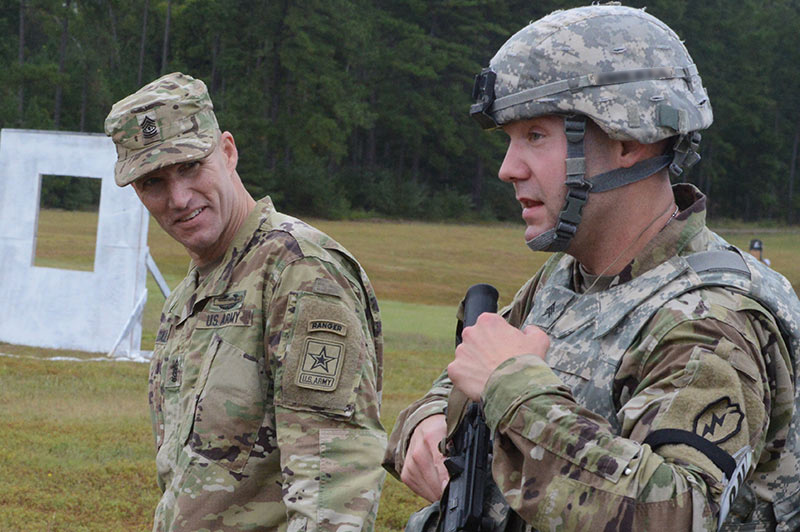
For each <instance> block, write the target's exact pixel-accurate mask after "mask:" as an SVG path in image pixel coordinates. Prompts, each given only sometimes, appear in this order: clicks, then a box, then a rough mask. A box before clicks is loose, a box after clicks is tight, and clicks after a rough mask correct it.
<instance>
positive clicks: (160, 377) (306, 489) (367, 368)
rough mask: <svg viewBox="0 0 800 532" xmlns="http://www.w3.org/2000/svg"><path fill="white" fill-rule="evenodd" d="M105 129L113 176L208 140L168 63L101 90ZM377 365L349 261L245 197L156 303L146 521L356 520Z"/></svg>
mask: <svg viewBox="0 0 800 532" xmlns="http://www.w3.org/2000/svg"><path fill="white" fill-rule="evenodd" d="M105 127H106V133H107V134H108V135H109V136H110V137H111V138H112V139H113V141H114V143H115V144H116V147H117V153H118V160H117V164H116V167H115V179H116V182H117V184H118V185H119V186H125V185H127V184H130V183H132V182H134V181H136V180H137V179H139V178H141V177H143V176H145V175H147V174H148V173H150V172H153V171H155V170H158V169H160V168H162V167H166V166H169V165H175V164H180V163H186V162H190V161H196V160H199V159H202V158H205V157H207V156H209V155H210V154H211V153H212V152H213V151H214V150H215V148H216V147H217V146H218V144H219V142H220V138H221V133H220V131H219V128H218V126H217V120H216V117H215V115H214V112H213V105H212V103H211V99H210V98H209V95H208V91H207V90H206V87H205V84H203V82H202V81H200V80H195V79H194V78H192V77H190V76H187V75H185V74H181V73H179V72H176V73H172V74H168V75H166V76H163V77H161V78H159V79H157V80H155V81H153V82H152V83H149V84H148V85H146V86H145V87H143V88H142V89H140V90H139V91H137V92H136V93H134V94H132V95H130V96H128V97H127V98H125V99H123V100H121V101H119V102H117V103H116V104H115V105H114V107H113V108H112V110H111V112H110V113H109V115H108V117H107V118H106V124H105ZM217 177H218V178H219V179H226V178H230V176H217ZM236 177H237V178H238V174H237V176H236ZM162 179H163V178H162ZM239 184H241V183H240V182H239ZM244 192H245V193H246V191H244ZM231 194H232V192H231ZM226 199H230V198H226ZM248 199H249V198H248ZM232 201H234V202H235V201H236V199H233V200H232ZM382 366H383V339H382V333H381V321H380V314H379V311H378V303H377V300H376V298H375V293H374V291H373V289H372V285H371V284H370V282H369V279H368V278H367V275H366V273H364V270H363V269H361V266H360V265H359V264H358V262H357V261H356V260H355V259H354V258H353V257H352V255H350V253H348V252H347V250H345V249H344V248H343V247H342V246H340V245H339V244H338V243H337V242H335V241H334V240H332V239H331V238H330V237H328V236H327V235H325V234H323V233H321V232H320V231H318V230H316V229H314V228H313V227H310V226H308V225H306V224H305V223H303V222H301V221H299V220H297V219H295V218H291V217H289V216H285V215H283V214H280V213H278V212H276V211H275V209H274V208H273V206H272V202H271V201H270V199H269V198H264V199H262V200H261V201H260V202H258V203H256V204H255V207H254V208H253V210H252V211H251V212H250V214H249V216H248V217H247V218H246V219H245V220H244V222H243V223H242V225H241V226H240V227H239V228H238V231H237V233H236V235H235V236H233V239H232V241H231V242H230V244H229V245H228V248H227V250H226V252H225V255H224V256H223V257H222V258H221V259H219V260H217V261H213V260H212V263H211V264H205V263H204V265H203V267H202V268H199V267H197V266H196V265H195V264H192V266H191V267H190V269H189V273H188V275H187V277H186V278H185V279H184V280H183V281H182V282H181V284H180V285H179V286H178V287H177V288H176V289H175V291H174V292H172V294H171V295H170V297H169V298H168V299H167V301H166V303H165V305H164V310H163V313H162V315H161V324H160V327H159V330H158V334H157V337H156V346H155V350H154V353H153V360H152V364H151V367H150V377H149V384H150V390H149V399H150V406H151V417H152V423H153V431H154V434H155V440H156V448H157V455H156V467H157V470H158V484H159V486H160V488H161V489H162V491H163V496H162V498H161V500H160V502H159V504H158V507H157V509H156V512H155V523H154V526H153V530H154V531H157V532H162V531H163V532H166V531H176V532H177V531H186V532H189V531H192V532H195V531H225V532H228V531H231V532H232V531H244V530H247V531H256V530H282V531H285V530H289V531H292V532H299V531H312V530H335V531H344V530H347V531H353V530H372V528H373V526H374V522H375V516H376V513H377V509H378V500H379V498H380V492H381V486H382V483H383V479H384V476H385V472H384V471H383V470H382V469H381V468H380V460H381V456H382V455H383V451H384V448H385V445H386V436H385V432H384V429H383V427H382V426H381V423H380V400H381V388H382V381H381V379H382Z"/></svg>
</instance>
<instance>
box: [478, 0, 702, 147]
mask: <svg viewBox="0 0 800 532" xmlns="http://www.w3.org/2000/svg"><path fill="white" fill-rule="evenodd" d="M491 78H495V79H491ZM474 96H475V97H476V99H478V103H476V104H475V105H473V106H472V109H471V113H472V114H473V116H474V117H475V118H477V119H478V121H479V122H481V125H482V126H483V127H485V128H489V127H497V126H500V125H503V124H507V123H509V122H512V121H514V120H521V119H527V118H534V117H537V116H542V115H546V114H562V115H566V114H580V115H585V116H588V117H589V118H591V119H592V120H594V122H596V123H597V124H598V125H599V126H600V127H601V128H602V129H603V130H604V131H605V132H606V133H607V134H608V135H609V136H610V137H611V138H613V139H616V140H637V141H639V142H641V143H643V144H652V143H654V142H658V141H659V140H662V139H665V138H668V137H672V136H675V135H685V134H687V133H689V132H693V131H697V130H701V129H705V128H707V127H708V126H709V125H711V122H712V120H713V116H712V112H711V105H710V103H709V100H708V95H707V94H706V91H705V89H704V87H703V84H702V81H701V79H700V76H699V75H698V73H697V67H696V66H695V64H694V62H693V61H692V58H691V57H690V56H689V52H688V51H687V50H686V47H685V46H684V45H683V43H682V42H681V40H680V39H679V38H678V36H677V35H676V34H675V32H674V31H672V30H671V29H670V28H669V27H668V26H667V25H666V24H664V23H663V22H661V21H660V20H658V19H657V18H655V17H653V16H652V15H650V14H648V13H646V12H645V11H644V10H642V9H635V8H630V7H624V6H620V5H619V3H618V2H610V3H608V4H603V5H591V6H586V7H579V8H574V9H568V10H565V11H556V12H554V13H551V14H550V15H548V16H546V17H544V18H541V19H539V20H537V21H535V22H533V23H531V24H529V25H528V26H526V27H525V28H523V29H522V30H520V31H519V32H517V33H516V34H515V35H513V36H512V37H511V38H510V39H509V40H508V41H506V43H505V44H504V45H503V46H502V47H501V48H500V50H498V52H497V54H495V56H494V57H493V58H492V60H491V62H490V66H489V68H488V69H485V70H484V71H483V72H482V73H481V75H480V76H479V77H478V79H477V80H476V87H475V94H474Z"/></svg>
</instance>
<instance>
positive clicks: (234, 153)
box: [219, 131, 239, 172]
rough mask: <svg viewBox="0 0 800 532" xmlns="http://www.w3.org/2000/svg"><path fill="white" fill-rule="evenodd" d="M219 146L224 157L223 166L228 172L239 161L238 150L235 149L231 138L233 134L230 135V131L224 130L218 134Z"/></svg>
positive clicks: (234, 167) (234, 143)
mask: <svg viewBox="0 0 800 532" xmlns="http://www.w3.org/2000/svg"><path fill="white" fill-rule="evenodd" d="M219 147H220V150H221V151H222V155H223V157H224V158H225V167H226V168H227V169H228V171H229V172H230V171H233V170H236V165H237V164H238V163H239V150H237V149H236V142H235V141H234V140H233V135H231V133H230V131H224V132H223V133H222V134H221V135H220V137H219Z"/></svg>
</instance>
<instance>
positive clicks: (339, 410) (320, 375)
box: [275, 292, 370, 417]
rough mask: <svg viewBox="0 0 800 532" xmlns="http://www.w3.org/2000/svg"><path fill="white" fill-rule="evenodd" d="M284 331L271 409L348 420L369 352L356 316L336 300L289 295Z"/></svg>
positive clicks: (302, 293) (327, 297)
mask: <svg viewBox="0 0 800 532" xmlns="http://www.w3.org/2000/svg"><path fill="white" fill-rule="evenodd" d="M284 328H285V329H286V330H288V331H289V336H288V338H287V339H286V343H285V345H286V348H285V350H284V352H283V353H282V355H281V358H282V361H281V362H282V363H281V364H280V368H281V369H280V375H279V376H278V377H277V378H279V379H280V383H281V385H280V389H278V390H276V391H275V404H276V405H280V406H284V407H287V408H293V409H299V410H310V411H315V412H324V413H329V414H336V415H340V416H344V417H350V416H351V415H352V414H353V412H354V410H355V399H356V387H357V386H358V384H359V382H360V381H361V373H362V367H361V366H362V364H363V363H364V353H365V352H366V351H367V350H369V349H370V346H369V345H368V344H367V342H365V340H364V338H365V335H364V332H363V330H362V322H361V321H360V320H359V319H358V317H357V316H356V313H355V312H354V311H353V310H351V309H350V308H348V307H347V306H346V305H345V304H344V303H343V302H342V301H341V300H339V299H338V298H336V297H332V296H324V295H319V294H313V293H308V292H298V293H293V294H292V295H291V296H290V303H289V305H288V310H287V312H286V317H285V320H284ZM276 380H277V379H276Z"/></svg>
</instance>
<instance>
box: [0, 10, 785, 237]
mask: <svg viewBox="0 0 800 532" xmlns="http://www.w3.org/2000/svg"><path fill="white" fill-rule="evenodd" d="M584 3H588V2H584ZM644 3H645V2H643V1H642V0H632V1H630V2H627V4H629V5H634V6H639V7H640V6H642V5H644ZM577 4H578V2H576V1H575V0H572V1H566V0H540V1H536V2H531V1H529V0H528V1H524V2H523V1H519V0H427V1H426V0H305V1H303V2H298V1H294V0H144V1H141V2H126V1H123V0H13V1H12V0H8V1H5V2H2V3H0V30H2V31H3V34H4V35H6V38H5V39H4V40H3V42H2V43H0V58H2V64H3V65H5V68H3V69H0V126H2V127H22V128H34V129H64V130H79V131H93V132H100V131H102V127H103V119H104V117H105V115H106V113H107V112H108V110H109V108H110V107H111V105H112V104H113V103H114V102H115V101H116V100H118V99H119V98H121V97H123V96H125V95H126V94H129V93H131V92H133V91H134V90H136V89H137V88H138V87H139V86H140V85H142V84H144V83H146V82H148V81H150V80H152V79H154V78H155V77H157V76H158V75H159V74H162V73H167V72H171V71H174V70H181V71H183V72H186V73H189V74H192V75H194V76H196V77H199V78H201V79H203V80H205V81H206V82H207V84H208V86H209V88H210V90H211V93H212V97H213V99H214V102H215V105H216V109H217V112H218V117H219V119H220V123H221V125H222V127H223V128H224V129H228V130H230V131H232V132H233V133H234V134H235V136H236V140H237V143H238V145H239V148H240V154H241V163H240V170H241V171H240V173H241V175H242V176H243V178H244V179H245V182H246V184H247V186H248V188H249V189H250V190H251V192H252V193H253V195H255V196H261V195H263V194H266V193H269V194H271V195H272V196H273V197H274V198H275V199H276V200H277V201H278V202H279V205H280V206H281V208H283V209H284V210H287V211H290V212H299V213H305V214H309V213H310V214H315V215H320V216H326V217H342V216H350V215H353V214H357V213H359V212H363V211H367V212H374V213H380V214H382V215H389V216H403V217H421V218H478V217H481V218H500V219H517V218H518V216H519V209H518V207H517V206H516V204H515V201H514V199H513V194H512V193H511V191H510V189H509V188H508V187H507V186H504V185H501V184H500V183H499V182H498V181H497V180H496V179H495V178H494V176H495V174H496V171H497V168H498V165H499V163H500V162H501V161H502V156H503V147H504V135H502V134H487V133H485V132H483V131H481V130H480V129H479V128H478V127H477V126H476V125H474V124H472V123H471V121H470V120H469V118H468V117H467V113H466V109H467V108H468V105H469V103H470V90H471V86H472V79H473V76H474V74H476V73H477V72H478V71H479V70H480V68H481V67H482V66H485V65H486V64H487V63H488V61H489V58H490V57H491V55H492V54H493V53H494V51H495V50H496V49H497V48H498V47H499V45H500V44H501V43H502V42H503V41H504V40H505V39H506V38H508V36H509V35H511V33H513V32H514V31H516V30H518V29H519V28H521V27H522V26H523V25H524V24H525V23H527V21H529V20H531V19H536V18H538V17H540V16H542V15H544V14H546V13H548V12H549V11H551V10H553V9H556V8H561V7H572V6H575V5H577ZM647 5H648V10H649V12H651V13H652V14H654V15H656V16H657V17H659V18H661V19H662V20H664V21H665V22H667V23H668V24H669V25H670V26H672V27H673V28H674V29H675V30H676V31H677V32H678V34H679V35H680V36H681V38H683V39H684V40H685V41H686V43H687V46H688V48H689V49H690V51H691V53H692V55H693V57H694V59H695V61H696V62H697V64H698V67H699V70H700V73H701V75H702V76H703V80H704V83H705V84H706V86H707V87H708V90H709V94H710V96H711V101H712V105H713V107H714V111H715V124H714V125H713V126H712V128H711V130H709V131H708V132H707V134H704V142H703V146H702V148H701V151H702V153H703V155H704V160H703V161H702V162H701V163H700V164H699V165H698V166H697V167H696V168H695V169H693V171H692V172H691V175H690V176H689V179H690V180H691V181H692V182H694V183H696V184H698V185H699V186H700V187H701V188H702V189H703V190H704V191H706V192H710V193H711V196H712V198H713V202H712V204H711V214H712V216H725V217H728V218H741V219H747V220H753V219H773V220H779V221H786V220H789V221H791V219H792V211H793V210H794V211H795V212H798V211H800V198H799V196H800V194H799V193H793V188H798V187H797V186H794V187H793V184H792V181H798V180H800V179H796V178H793V175H794V172H793V169H792V167H793V166H794V163H795V161H794V159H795V158H796V157H794V156H793V154H796V151H797V139H798V136H799V135H800V76H798V75H797V73H796V65H797V64H798V63H799V62H800V61H799V60H800V57H798V55H800V32H798V31H797V28H798V27H800V0H772V1H770V2H756V1H755V0H742V1H739V2H730V1H723V0H707V1H704V2H689V1H688V0H652V1H650V2H647ZM792 196H793V197H792ZM795 218H797V216H796V215H795Z"/></svg>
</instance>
